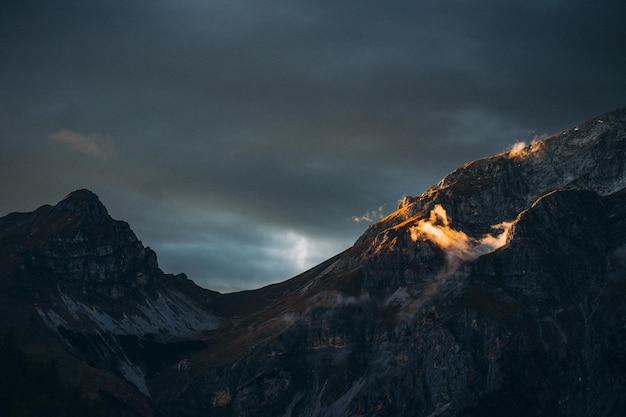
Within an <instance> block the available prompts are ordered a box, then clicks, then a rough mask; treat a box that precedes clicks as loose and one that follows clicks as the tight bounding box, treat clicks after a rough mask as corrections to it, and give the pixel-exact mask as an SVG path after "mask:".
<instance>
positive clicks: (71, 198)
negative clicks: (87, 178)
mask: <svg viewBox="0 0 626 417" xmlns="http://www.w3.org/2000/svg"><path fill="white" fill-rule="evenodd" d="M56 208H59V209H62V210H66V211H69V212H71V213H72V214H75V215H79V216H81V217H84V218H87V219H90V220H92V221H94V222H96V223H101V222H103V221H105V220H107V219H110V218H111V217H110V216H109V212H108V211H107V209H106V207H104V205H103V204H102V203H101V202H100V198H98V196H97V195H96V194H95V193H94V192H92V191H90V190H87V189H80V190H76V191H72V192H71V193H69V194H68V195H66V196H65V197H64V198H63V200H61V201H59V203H58V204H57V205H56Z"/></svg>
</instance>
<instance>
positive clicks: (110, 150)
mask: <svg viewBox="0 0 626 417" xmlns="http://www.w3.org/2000/svg"><path fill="white" fill-rule="evenodd" d="M49 139H50V140H51V141H53V142H56V143H62V144H65V145H68V146H70V147H71V148H72V149H74V150H75V151H78V152H80V153H82V154H85V155H89V156H93V157H95V158H100V159H106V158H108V157H109V156H111V155H113V154H115V143H114V141H113V138H112V137H111V136H110V135H106V134H100V133H93V134H91V135H83V134H81V133H78V132H74V131H73V130H66V129H62V130H59V131H58V132H55V133H53V134H51V135H50V136H49Z"/></svg>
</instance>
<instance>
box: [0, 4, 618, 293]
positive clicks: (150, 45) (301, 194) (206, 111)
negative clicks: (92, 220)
mask: <svg viewBox="0 0 626 417" xmlns="http://www.w3.org/2000/svg"><path fill="white" fill-rule="evenodd" d="M625 15H626V5H624V4H623V2H620V1H612V0H611V1H604V2H592V1H574V2H560V1H551V2H545V1H543V2H540V1H531V2H524V3H519V2H512V1H482V2H474V3H472V4H468V3H467V2H461V1H446V2H441V1H437V2H435V1H426V2H401V1H397V2H385V3H381V2H374V1H365V2H359V3H358V4H355V5H348V4H346V3H345V2H326V1H316V2H301V3H299V4H294V3H292V2H285V1H273V2H264V3H263V4H260V3H258V2H252V1H243V2H242V1H240V2H232V1H211V2H204V1H199V0H187V1H180V2H171V1H164V0H163V1H156V2H155V1H133V2H121V1H117V0H113V1H103V2H84V1H74V0H62V1H61V0H59V1H53V2H48V1H19V2H18V1H10V2H9V4H8V5H7V6H6V7H5V12H4V13H3V14H2V15H0V27H1V28H2V29H0V31H1V36H2V39H3V42H2V47H0V58H1V59H2V62H3V63H6V64H5V65H3V66H2V67H1V68H0V75H1V76H2V77H1V79H2V83H1V84H0V95H1V97H2V100H0V126H1V127H0V170H2V172H1V173H2V175H1V176H0V189H1V190H2V194H3V198H2V201H1V202H0V214H5V213H6V212H9V211H14V210H31V209H33V208H35V206H36V205H37V204H40V203H43V202H49V203H53V202H55V201H56V200H58V199H59V198H61V197H62V196H63V195H64V194H65V193H67V192H69V191H71V190H73V189H76V188H81V187H87V188H91V189H93V190H94V191H95V192H96V193H97V194H99V195H100V197H101V198H102V200H103V201H104V203H105V204H106V205H107V206H108V207H109V209H110V211H111V212H112V214H113V215H114V216H115V217H118V218H123V219H125V220H127V221H129V222H130V223H131V226H132V227H133V228H134V229H135V230H136V232H137V234H138V235H139V236H140V238H141V239H142V240H144V243H146V244H149V245H151V246H153V247H154V248H155V249H157V251H158V253H159V254H160V257H161V260H162V262H163V267H164V268H165V269H166V270H171V271H172V272H178V270H183V271H185V272H188V273H189V275H190V276H191V277H192V278H194V279H196V280H197V281H198V282H199V283H201V284H202V285H206V286H209V287H211V286H214V287H216V288H217V287H219V288H222V289H236V288H250V287H254V286H258V285H262V284H265V283H268V282H273V281H276V280H279V279H284V278H286V277H287V276H289V274H292V273H294V271H295V270H296V269H297V268H298V267H299V266H298V264H297V261H296V258H297V257H298V256H300V255H293V254H291V255H290V254H289V252H288V251H287V250H286V249H285V247H286V246H289V245H292V246H293V245H295V243H294V242H300V243H301V244H302V247H305V246H307V245H308V246H307V247H308V248H309V249H308V253H310V254H311V255H310V256H309V258H310V259H311V261H310V262H314V260H315V261H317V260H321V258H323V257H324V256H331V255H333V254H334V253H336V252H338V251H339V250H341V249H343V248H345V247H346V246H348V245H350V244H351V243H352V241H354V239H356V237H357V236H358V235H359V234H360V233H361V232H362V231H363V229H364V225H363V223H361V224H355V223H354V222H353V221H352V218H353V217H361V216H363V214H364V213H371V212H372V211H375V210H378V208H379V207H380V206H383V208H384V211H385V212H387V213H388V212H390V211H392V210H393V209H394V207H395V204H396V201H397V200H398V199H400V198H401V197H402V196H403V195H405V194H419V193H420V192H422V191H423V190H424V189H425V188H427V187H428V186H430V185H431V184H433V183H434V182H436V181H438V180H439V179H440V178H441V176H443V175H445V174H446V173H447V172H449V171H450V170H452V169H454V168H456V167H457V166H458V165H460V164H462V163H464V162H466V161H468V160H471V159H475V158H478V157H482V156H486V155H490V154H493V153H497V152H501V151H503V150H505V149H506V148H507V147H508V146H510V145H511V144H512V143H514V142H516V141H520V140H531V139H532V138H533V136H534V135H540V134H542V133H553V132H555V131H557V130H559V129H562V128H565V127H568V126H570V125H571V124H573V123H576V122H579V121H581V120H584V119H585V118H588V117H592V116H594V115H596V114H599V113H601V112H604V111H609V110H611V109H613V108H616V107H619V106H623V105H624V104H626V103H625V102H626V79H625V78H624V77H623V74H624V73H626V55H625V54H624V53H623V44H624V40H626V29H625V28H624V25H623V22H622V20H623V16H625ZM55 135H56V136H55ZM55 137H56V138H57V140H54V138H55ZM106 144H108V145H106ZM94 146H95V148H94ZM106 146H108V147H106ZM103 147H106V150H107V152H106V156H107V157H106V158H102V157H98V152H96V151H95V150H94V149H98V150H102V149H103ZM89 149H91V150H92V152H91V154H90V153H89V152H86V150H89ZM112 150H114V152H113V151H112ZM100 156H101V155H100ZM226 218H228V219H229V220H225V219H226ZM281 234H282V236H284V237H285V238H284V239H285V240H284V241H283V242H281V240H280V236H281ZM289 239H291V243H289V244H285V242H290V241H289ZM298 239H301V240H298ZM302 239H304V240H302ZM302 242H306V244H304V243H302ZM302 251H305V252H306V251H307V249H302ZM244 252H245V256H244V254H243V253H244ZM305 258H306V256H305ZM234 265H236V266H234Z"/></svg>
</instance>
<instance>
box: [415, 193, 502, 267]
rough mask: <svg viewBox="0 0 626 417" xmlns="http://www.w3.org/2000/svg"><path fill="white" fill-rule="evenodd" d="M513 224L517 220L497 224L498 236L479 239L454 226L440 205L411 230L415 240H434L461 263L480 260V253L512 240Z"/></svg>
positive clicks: (450, 260)
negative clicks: (509, 238)
mask: <svg viewBox="0 0 626 417" xmlns="http://www.w3.org/2000/svg"><path fill="white" fill-rule="evenodd" d="M512 226H513V222H502V223H499V224H496V225H494V226H491V228H492V229H493V230H497V231H499V233H498V234H496V235H495V236H494V235H492V234H491V233H486V234H484V235H483V236H482V237H481V238H480V239H475V238H473V237H470V236H468V235H467V234H466V233H465V232H463V231H461V230H456V229H453V228H452V227H450V220H449V219H448V214H447V212H446V210H445V209H444V208H443V207H442V206H441V205H440V204H437V205H436V206H435V208H433V209H432V210H431V211H430V215H429V217H428V219H421V220H419V221H418V222H417V224H416V225H415V226H413V227H411V228H410V229H409V231H410V233H411V239H413V241H417V240H419V239H426V240H429V241H431V242H433V243H434V244H435V245H437V246H439V247H440V248H441V249H442V250H444V251H445V253H446V258H447V260H448V263H449V264H451V265H455V266H458V265H459V264H460V263H462V262H470V261H473V260H476V259H477V258H478V257H479V256H482V255H486V254H488V253H491V252H493V251H495V250H496V249H499V248H501V247H502V246H504V245H505V244H506V243H507V242H508V235H509V230H511V227H512ZM453 272H454V271H453Z"/></svg>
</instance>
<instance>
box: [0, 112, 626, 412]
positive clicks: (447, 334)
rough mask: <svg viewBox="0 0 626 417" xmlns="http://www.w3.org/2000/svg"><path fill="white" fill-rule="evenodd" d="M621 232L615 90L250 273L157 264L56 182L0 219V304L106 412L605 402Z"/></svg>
mask: <svg viewBox="0 0 626 417" xmlns="http://www.w3.org/2000/svg"><path fill="white" fill-rule="evenodd" d="M625 248H626V109H620V110H617V111H614V112H611V113H607V114H605V115H602V116H600V117H596V118H594V119H591V120H589V121H587V122H584V123H581V124H579V125H577V126H573V127H571V128H570V129H567V130H565V131H563V132H559V133H557V134H555V135H553V136H550V137H548V138H545V139H543V140H541V141H536V142H533V143H531V144H528V145H525V144H524V145H519V146H516V147H515V148H514V149H513V150H511V151H510V152H506V153H503V154H500V155H495V156H493V157H489V158H484V159H480V160H476V161H472V162H469V163H467V164H465V165H464V166H463V167H460V168H459V169H457V170H455V171H454V172H452V173H450V174H449V175H448V176H446V177H445V178H444V179H442V180H441V181H440V182H439V183H438V184H436V185H434V186H433V187H431V188H430V189H428V190H426V191H425V192H424V193H422V194H421V195H419V196H415V197H405V198H404V199H403V201H402V203H401V204H400V206H399V207H398V210H397V211H395V212H394V213H392V214H390V215H389V216H387V217H386V218H384V219H382V220H381V221H380V222H378V223H376V224H374V225H372V226H370V227H369V228H368V229H367V230H366V231H365V232H364V234H363V235H362V236H361V237H360V238H359V239H358V240H357V241H356V242H355V244H354V246H352V247H351V248H349V249H347V250H346V251H345V252H343V253H340V254H338V255H336V256H335V257H333V258H331V259H329V260H327V261H326V262H324V263H322V264H320V265H318V266H316V267H315V268H312V269H311V270H309V271H307V272H305V273H303V274H301V275H299V276H297V277H294V278H292V279H290V280H287V281H285V282H282V283H279V284H275V285H271V286H268V287H264V288H261V289H258V290H254V291H245V292H240V293H233V294H219V293H216V292H213V291H209V290H204V289H202V288H199V287H197V286H196V285H195V284H194V283H193V282H192V281H190V280H188V279H187V277H186V276H184V274H180V275H171V274H165V273H163V272H162V271H161V270H160V269H159V268H158V264H157V261H156V255H155V254H154V252H153V251H151V250H150V249H149V248H145V247H143V245H142V244H141V242H140V241H138V239H137V238H136V236H135V235H134V233H133V232H132V231H131V229H130V227H129V226H128V225H127V224H126V223H124V222H121V221H117V220H113V219H111V217H110V216H109V215H108V213H107V211H106V208H105V207H104V206H103V205H102V204H101V202H100V201H99V199H98V198H97V196H95V194H93V193H91V192H90V191H87V190H79V191H76V192H73V193H71V194H70V195H68V197H66V199H64V200H63V201H61V202H59V203H58V204H57V205H55V206H43V207H41V208H39V209H37V210H36V211H34V212H32V213H13V214H10V215H8V216H5V217H3V218H2V219H0V249H2V252H1V253H2V258H1V259H0V268H1V272H2V278H1V280H0V284H1V290H2V292H1V293H0V297H1V298H2V299H1V300H0V301H2V302H3V304H4V305H6V306H7V308H6V310H5V313H3V316H2V317H1V319H2V320H1V321H0V323H1V325H2V329H3V330H7V329H10V328H13V329H16V331H17V340H18V343H19V344H20V346H22V348H23V349H24V350H25V351H26V352H27V353H28V354H31V355H35V356H37V357H44V358H53V359H55V360H56V361H58V362H59V363H60V364H61V365H62V372H61V373H62V376H63V377H64V378H67V380H69V381H73V382H74V383H78V384H80V385H81V386H82V387H84V389H85V390H87V391H88V392H89V393H91V394H93V395H95V396H97V397H98V398H100V399H101V401H102V402H103V404H104V406H103V407H102V409H103V413H104V414H105V415H123V413H129V414H128V415H143V416H148V415H163V416H202V415H207V414H209V415H211V416H235V415H237V416H303V417H304V416H357V415H359V416H425V417H426V416H483V417H484V416H501V415H512V416H516V415H519V416H547V415H550V416H555V415H556V416H559V415H563V416H566V415H567V416H587V415H594V416H607V417H608V416H620V415H624V414H626V400H625V399H624V398H623V392H625V390H626V353H624V352H626V331H625V329H626V327H625V326H624V323H625V322H626V302H624V299H625V298H624V294H625V292H624V291H625V290H626V255H625V251H626V249H625ZM120 413H122V414H120Z"/></svg>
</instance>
